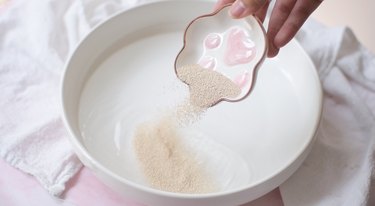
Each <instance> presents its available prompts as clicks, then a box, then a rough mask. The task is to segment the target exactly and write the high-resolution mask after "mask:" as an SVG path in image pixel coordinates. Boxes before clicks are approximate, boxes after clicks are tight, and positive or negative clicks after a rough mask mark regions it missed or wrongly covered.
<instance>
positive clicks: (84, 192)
mask: <svg viewBox="0 0 375 206" xmlns="http://www.w3.org/2000/svg"><path fill="white" fill-rule="evenodd" d="M0 171H1V174H2V175H0V200H1V202H0V205H9V206H25V205H48V206H86V205H90V206H103V205H110V206H124V205H126V206H142V204H139V203H136V202H135V201H132V200H129V199H125V198H123V197H121V196H120V195H118V194H117V193H116V192H114V191H112V190H111V189H109V188H108V187H107V186H105V185H104V184H103V183H101V182H100V181H99V180H98V179H97V178H96V177H95V176H94V175H93V174H92V173H91V172H90V171H89V170H88V169H87V168H83V169H82V170H81V171H80V172H79V173H78V174H77V175H76V176H75V177H74V178H73V179H72V180H71V181H70V182H69V183H68V185H67V187H68V190H67V192H66V193H65V194H63V197H62V199H57V198H55V197H53V196H51V195H49V194H48V192H47V191H46V190H45V189H43V188H42V186H41V185H40V184H39V183H38V182H37V181H36V180H35V178H33V177H32V176H30V175H27V174H25V173H23V172H20V171H19V170H17V169H15V168H13V167H11V166H9V165H8V164H7V163H6V162H5V161H4V160H2V159H0ZM269 205H272V206H282V205H283V203H282V200H281V195H280V192H279V189H276V190H274V191H272V192H270V193H269V194H267V195H265V196H263V197H261V198H259V199H258V200H256V201H253V202H250V203H247V204H245V205H243V206H269Z"/></svg>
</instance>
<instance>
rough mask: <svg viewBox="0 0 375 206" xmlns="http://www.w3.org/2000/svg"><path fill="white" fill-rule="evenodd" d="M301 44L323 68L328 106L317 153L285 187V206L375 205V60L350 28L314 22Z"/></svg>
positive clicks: (304, 30)
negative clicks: (372, 188)
mask: <svg viewBox="0 0 375 206" xmlns="http://www.w3.org/2000/svg"><path fill="white" fill-rule="evenodd" d="M297 39H298V40H299V41H300V42H301V44H302V46H303V47H304V48H305V50H306V51H307V52H308V54H309V55H310V57H311V58H312V60H313V62H314V63H315V65H316V67H317V69H318V72H319V76H320V79H321V82H322V86H323V90H324V106H323V116H322V119H321V124H320V128H319V130H318V133H317V141H316V143H315V145H314V147H313V149H312V152H311V153H310V154H309V156H308V157H307V159H306V161H305V162H304V163H303V165H302V167H301V168H299V170H298V171H297V172H296V173H295V174H293V175H292V177H291V178H290V179H288V180H287V181H286V182H285V183H284V184H282V185H281V187H280V191H281V194H282V197H283V201H284V204H285V205H286V206H300V205H304V206H310V205H311V206H328V205H329V206H335V205H339V206H358V205H366V204H368V205H375V202H373V201H374V200H371V201H370V200H369V201H368V202H367V203H366V201H367V198H368V196H369V194H370V193H369V188H370V185H369V184H370V180H371V172H372V171H373V166H374V141H375V140H374V139H375V118H374V117H375V56H374V55H373V54H372V53H371V52H369V51H368V50H366V49H365V48H364V47H363V46H361V44H360V43H359V42H358V41H357V39H356V38H355V36H354V34H353V32H352V31H351V30H350V29H348V28H331V29H328V28H325V27H324V26H322V25H320V24H318V23H316V22H313V21H309V22H308V23H307V24H306V25H305V26H304V27H303V28H302V30H301V31H300V32H299V34H298V36H297ZM373 178H374V177H373ZM372 192H374V191H372ZM371 198H373V197H371Z"/></svg>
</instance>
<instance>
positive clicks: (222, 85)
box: [133, 64, 241, 194]
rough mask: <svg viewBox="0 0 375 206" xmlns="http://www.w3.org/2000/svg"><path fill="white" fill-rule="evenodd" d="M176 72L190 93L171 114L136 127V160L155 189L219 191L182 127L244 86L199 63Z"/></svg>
mask: <svg viewBox="0 0 375 206" xmlns="http://www.w3.org/2000/svg"><path fill="white" fill-rule="evenodd" d="M176 72H177V76H178V77H179V78H180V79H181V80H182V81H184V82H185V83H186V84H188V85H189V91H190V95H189V97H188V98H187V100H186V101H185V102H183V103H182V104H180V105H179V106H177V107H176V108H174V109H173V111H172V112H171V113H170V114H166V115H165V116H163V117H162V118H161V119H158V120H157V121H152V122H144V123H142V124H140V125H138V126H137V127H136V130H135V134H134V140H133V144H134V145H133V146H134V149H135V154H136V157H137V160H138V162H139V165H140V167H141V170H142V171H143V174H144V176H145V178H146V180H147V182H148V183H149V184H150V185H151V186H152V187H153V188H155V189H159V190H164V191H169V192H177V193H192V194H194V193H195V194H197V193H210V192H215V191H218V190H219V189H220V188H218V185H217V184H215V182H214V180H213V179H212V177H211V176H210V174H209V173H208V171H206V170H205V169H204V168H203V167H202V165H200V164H199V161H198V160H197V159H196V158H195V155H194V153H193V152H192V151H191V150H189V149H188V148H187V147H186V146H185V145H184V144H183V141H182V138H181V133H180V131H179V128H180V127H181V126H186V125H187V124H192V123H194V122H195V121H197V120H198V119H199V115H200V114H202V113H203V112H204V111H205V110H206V109H207V108H209V107H210V106H212V105H214V104H216V103H217V102H219V101H220V100H221V99H223V98H234V97H236V96H238V95H239V94H240V93H241V89H240V87H239V86H238V85H237V84H235V83H234V82H233V81H231V80H230V79H229V78H227V77H226V76H224V75H222V74H220V73H218V72H216V71H213V70H210V69H206V68H203V67H202V66H200V65H198V64H196V65H187V66H182V67H180V68H178V69H177V70H176Z"/></svg>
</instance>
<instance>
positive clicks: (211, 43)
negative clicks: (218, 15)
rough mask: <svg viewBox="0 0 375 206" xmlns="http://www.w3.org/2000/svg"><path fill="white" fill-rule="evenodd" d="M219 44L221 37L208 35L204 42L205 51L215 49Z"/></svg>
mask: <svg viewBox="0 0 375 206" xmlns="http://www.w3.org/2000/svg"><path fill="white" fill-rule="evenodd" d="M220 44H221V36H220V35H219V34H217V33H210V34H208V35H207V37H206V38H205V40H204V45H205V47H206V49H215V48H217V47H219V45H220Z"/></svg>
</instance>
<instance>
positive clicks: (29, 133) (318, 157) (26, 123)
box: [0, 0, 375, 206]
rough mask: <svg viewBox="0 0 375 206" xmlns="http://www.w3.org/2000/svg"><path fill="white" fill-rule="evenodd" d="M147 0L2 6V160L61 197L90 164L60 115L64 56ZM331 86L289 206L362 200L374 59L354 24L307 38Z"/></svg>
mask: <svg viewBox="0 0 375 206" xmlns="http://www.w3.org/2000/svg"><path fill="white" fill-rule="evenodd" d="M139 2H141V1H137V0H128V1H127V0H64V1H59V0H45V1H29V0H11V1H9V2H8V3H7V4H6V5H4V6H3V8H0V12H1V15H0V31H1V32H0V99H1V100H2V101H0V156H1V157H2V158H4V159H5V160H6V161H7V162H9V163H10V164H11V165H13V166H15V167H17V168H19V169H20V170H22V171H25V172H27V173H30V174H31V175H33V176H35V177H36V178H37V179H38V180H39V181H40V182H41V183H42V185H43V186H44V187H45V188H46V189H47V190H48V191H49V192H50V193H51V194H54V195H59V194H61V193H62V192H63V191H64V188H65V183H66V181H67V180H69V178H71V177H72V176H73V175H74V174H75V173H76V172H77V171H78V170H79V168H80V167H81V163H80V162H79V161H78V159H77V158H76V157H75V155H74V154H73V152H72V150H71V148H70V146H69V143H68V140H67V138H66V135H67V134H66V133H65V130H64V128H63V126H62V124H61V120H60V109H59V98H58V97H59V78H60V76H61V73H62V69H63V64H64V61H66V58H67V56H68V54H69V53H70V52H71V51H72V50H73V49H74V47H75V46H76V45H77V43H78V42H79V40H80V39H82V37H83V36H84V35H85V34H86V33H87V32H88V31H89V30H90V29H91V28H92V27H93V26H94V25H96V24H97V23H99V22H101V21H103V20H105V19H106V18H108V17H109V16H110V15H112V14H114V13H116V12H118V11H120V10H122V9H124V8H128V7H129V6H132V5H135V4H137V3H139ZM298 39H299V40H300V41H301V43H302V46H303V47H304V48H305V49H306V50H307V52H308V53H309V54H310V56H311V57H312V59H313V61H314V63H315V65H316V66H317V68H318V70H319V74H320V77H321V80H322V83H323V88H324V94H325V98H324V112H323V118H322V121H321V126H320V129H319V132H318V139H317V142H316V144H315V146H314V148H313V150H312V152H311V154H310V155H309V156H308V158H307V160H306V161H305V163H304V164H303V165H302V167H301V168H300V169H299V170H298V171H297V172H296V173H295V174H294V175H293V176H292V177H291V178H290V179H289V180H288V181H287V182H285V183H284V184H283V185H282V186H281V187H280V189H281V193H282V197H283V200H284V202H285V205H286V206H294V205H314V206H315V205H350V206H356V205H363V204H365V202H366V195H367V194H368V188H369V182H370V174H371V169H372V165H373V159H372V157H373V151H374V147H373V145H374V143H373V142H374V127H375V124H374V123H375V122H374V113H375V85H374V84H375V83H374V82H375V66H374V65H375V63H374V61H375V60H374V56H373V55H372V54H371V53H369V52H368V51H367V50H365V49H364V48H363V47H362V46H361V45H360V44H359V43H358V42H357V41H356V39H355V37H354V35H353V34H352V32H351V31H350V30H349V29H347V28H338V29H327V28H325V27H322V26H321V25H320V24H317V23H315V22H313V21H310V22H309V23H308V24H306V25H305V26H304V27H303V29H302V31H301V32H300V33H299V35H298Z"/></svg>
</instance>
